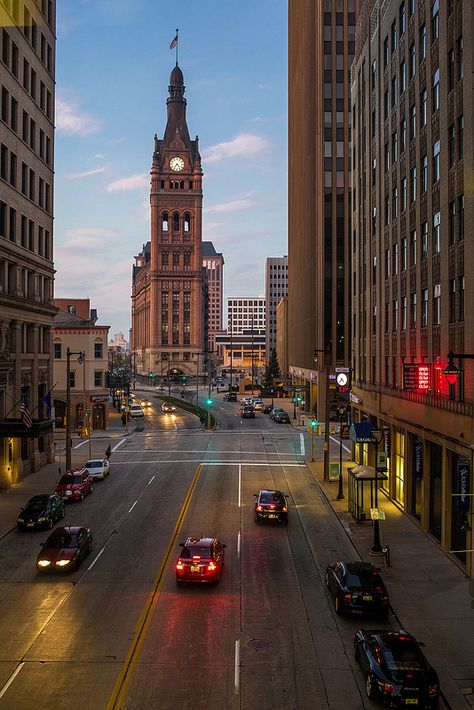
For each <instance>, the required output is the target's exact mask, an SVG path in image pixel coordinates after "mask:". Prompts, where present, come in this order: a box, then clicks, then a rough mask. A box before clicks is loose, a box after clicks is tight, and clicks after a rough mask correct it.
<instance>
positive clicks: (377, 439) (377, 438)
mask: <svg viewBox="0 0 474 710" xmlns="http://www.w3.org/2000/svg"><path fill="white" fill-rule="evenodd" d="M382 437H383V431H382V430H381V429H373V431H372V434H371V438H372V443H373V445H374V447H375V467H374V468H375V508H376V509H378V502H379V498H378V492H379V482H378V477H377V474H378V454H379V445H380V444H381V443H382ZM381 552H382V545H381V544H380V524H379V519H378V517H377V518H375V520H374V540H373V544H372V547H371V549H370V553H371V554H374V555H378V554H380V553H381Z"/></svg>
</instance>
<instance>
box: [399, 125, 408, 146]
mask: <svg viewBox="0 0 474 710" xmlns="http://www.w3.org/2000/svg"><path fill="white" fill-rule="evenodd" d="M406 145H407V120H406V118H405V117H403V118H402V120H401V121H400V153H403V151H404V150H405V148H406Z"/></svg>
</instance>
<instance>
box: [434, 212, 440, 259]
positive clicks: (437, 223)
mask: <svg viewBox="0 0 474 710" xmlns="http://www.w3.org/2000/svg"><path fill="white" fill-rule="evenodd" d="M440 250H441V212H436V213H435V214H434V215H433V254H439V252H440Z"/></svg>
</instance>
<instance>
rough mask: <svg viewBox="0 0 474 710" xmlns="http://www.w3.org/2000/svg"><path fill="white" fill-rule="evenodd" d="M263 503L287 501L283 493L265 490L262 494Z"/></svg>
mask: <svg viewBox="0 0 474 710" xmlns="http://www.w3.org/2000/svg"><path fill="white" fill-rule="evenodd" d="M260 502H261V503H280V504H281V505H283V504H284V503H285V498H284V497H283V495H282V494H281V493H273V492H272V491H264V492H263V493H261V494H260Z"/></svg>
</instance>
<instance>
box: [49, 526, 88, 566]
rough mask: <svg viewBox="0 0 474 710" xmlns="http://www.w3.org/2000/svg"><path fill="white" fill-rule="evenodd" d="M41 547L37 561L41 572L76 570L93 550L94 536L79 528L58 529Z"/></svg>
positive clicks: (85, 529)
mask: <svg viewBox="0 0 474 710" xmlns="http://www.w3.org/2000/svg"><path fill="white" fill-rule="evenodd" d="M41 547H42V548H43V549H42V550H41V552H40V553H39V555H38V557H37V559H36V569H37V570H38V571H39V572H51V571H53V570H56V571H59V572H66V571H67V570H75V569H77V568H78V567H79V565H80V564H81V562H82V560H83V559H84V557H85V556H86V555H87V554H88V553H89V552H90V551H91V550H92V534H91V531H90V530H89V528H84V527H79V526H68V527H64V528H56V530H55V531H54V532H52V533H51V535H50V536H49V537H48V539H47V540H46V542H43V543H41Z"/></svg>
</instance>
